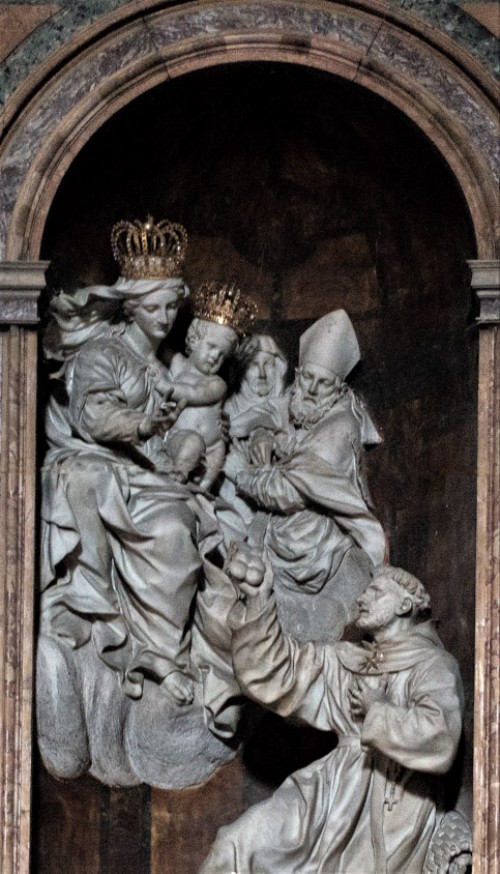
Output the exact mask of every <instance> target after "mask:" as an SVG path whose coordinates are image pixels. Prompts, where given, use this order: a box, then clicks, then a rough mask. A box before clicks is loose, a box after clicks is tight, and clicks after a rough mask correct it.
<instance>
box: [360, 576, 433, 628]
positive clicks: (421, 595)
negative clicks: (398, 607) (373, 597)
mask: <svg viewBox="0 0 500 874" xmlns="http://www.w3.org/2000/svg"><path fill="white" fill-rule="evenodd" d="M372 576H373V579H376V578H377V577H381V576H388V577H390V578H391V580H393V581H394V582H395V583H397V584H398V586H401V588H402V589H406V591H407V592H408V594H409V595H411V597H412V601H413V612H412V615H413V616H414V617H415V618H416V619H425V618H427V617H428V616H430V612H431V599H430V595H429V593H428V591H427V589H426V588H425V586H424V584H423V583H422V582H420V580H419V579H418V578H417V577H414V576H413V574H410V573H409V571H405V570H403V568H400V567H393V566H392V565H390V564H380V565H378V567H376V568H375V570H374V571H373V574H372Z"/></svg>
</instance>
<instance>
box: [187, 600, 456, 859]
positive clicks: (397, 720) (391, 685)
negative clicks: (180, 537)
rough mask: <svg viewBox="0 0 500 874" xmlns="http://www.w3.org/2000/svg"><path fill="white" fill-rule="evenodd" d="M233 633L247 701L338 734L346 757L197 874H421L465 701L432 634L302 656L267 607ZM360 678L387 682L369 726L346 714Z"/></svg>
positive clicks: (310, 778) (242, 617)
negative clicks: (383, 676)
mask: <svg viewBox="0 0 500 874" xmlns="http://www.w3.org/2000/svg"><path fill="white" fill-rule="evenodd" d="M261 598H262V599H263V601H262V603H260V604H258V603H257V602H259V601H260V599H261ZM238 611H239V612H238ZM231 622H232V624H233V627H234V634H233V663H234V667H235V671H236V676H237V678H238V680H239V682H240V684H241V686H242V688H243V690H244V692H245V693H246V694H247V695H248V696H249V697H250V698H253V699H254V700H256V701H258V702H260V703H261V704H263V705H264V706H265V707H268V708H269V709H271V710H273V711H275V712H276V713H278V714H280V715H281V716H292V715H294V716H296V717H299V718H301V719H302V720H304V721H305V722H306V723H308V724H310V725H312V726H315V727H316V728H319V729H323V730H325V731H328V730H330V731H335V732H336V733H337V735H338V746H337V747H336V749H335V750H334V751H333V752H331V753H329V754H328V755H326V756H325V757H324V758H322V759H320V760H319V761H317V762H314V763H313V764H311V765H309V766H308V767H306V768H303V769H302V770H300V771H297V772H296V773H294V774H292V775H291V776H290V777H289V778H288V779H287V780H285V782H284V783H283V784H282V786H281V787H280V788H279V789H278V790H277V791H276V792H275V793H274V795H273V796H272V797H271V798H270V799H268V800H267V801H264V802H262V803H261V804H259V805H256V806H255V807H253V808H251V809H250V810H249V811H247V813H245V814H244V815H243V816H242V817H241V818H240V819H239V820H237V822H236V823H234V824H233V825H230V826H227V827H225V828H222V829H221V830H220V831H219V833H218V836H217V839H216V842H215V844H214V846H213V848H212V851H211V853H210V855H209V857H208V858H207V860H206V862H205V864H204V865H203V866H202V869H201V872H200V874H202V872H203V874H228V872H235V874H295V872H297V874H298V872H300V874H421V871H422V866H423V862H424V858H425V854H426V851H427V848H428V845H429V842H430V839H431V836H432V833H433V830H434V828H435V824H436V820H437V818H438V817H439V815H440V811H441V809H442V808H441V794H442V792H441V790H442V785H441V784H442V778H441V775H442V774H444V773H446V772H447V771H448V769H449V768H450V766H451V764H452V762H453V760H454V757H455V754H456V750H457V746H458V743H459V739H460V734H461V710H462V701H463V693H462V686H461V681H460V676H459V672H458V667H457V665H456V662H455V660H454V659H453V657H452V656H451V655H450V654H449V653H447V652H446V651H445V650H444V649H443V646H442V644H441V642H440V640H439V638H438V636H437V633H436V631H435V629H434V626H433V625H432V623H430V622H424V623H422V624H419V625H415V626H413V627H412V628H411V629H410V630H409V631H408V632H406V633H405V634H402V635H400V636H398V637H396V638H393V639H392V640H391V641H390V642H387V643H384V644H382V645H380V646H378V647H376V646H374V645H358V644H351V643H336V644H313V643H307V644H298V643H297V642H296V641H294V640H292V639H291V638H289V637H287V636H285V635H283V634H282V632H281V629H280V627H279V624H278V621H277V615H276V608H275V603H274V599H273V598H272V597H271V598H269V599H264V596H263V595H259V596H258V597H257V598H255V599H251V600H250V601H249V606H248V607H245V606H244V605H243V604H239V605H237V606H236V607H235V608H234V609H233V613H232V616H231ZM360 674H362V675H370V676H371V677H373V678H376V677H377V676H378V677H379V678H380V676H381V674H386V675H387V676H388V687H387V702H384V703H380V702H376V703H373V704H372V705H371V706H370V708H369V710H368V713H367V714H366V717H365V718H364V720H362V719H356V718H354V717H353V716H352V715H351V712H350V707H349V703H348V689H349V687H350V685H351V684H352V683H353V681H354V680H355V678H356V677H357V676H359V675H360ZM369 682H376V680H371V681H369Z"/></svg>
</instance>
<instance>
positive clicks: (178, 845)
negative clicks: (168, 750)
mask: <svg viewBox="0 0 500 874" xmlns="http://www.w3.org/2000/svg"><path fill="white" fill-rule="evenodd" d="M243 787H244V769H243V766H242V763H241V761H240V759H235V760H234V761H233V762H230V763H229V764H227V765H224V766H223V767H222V768H220V769H219V771H218V772H217V773H216V774H214V775H213V777H212V778H211V779H210V780H209V781H208V783H206V784H205V785H204V786H199V787H196V788H193V789H184V790H182V791H177V792H162V791H160V790H159V789H153V791H152V793H151V874H196V872H197V870H198V868H199V867H200V865H201V863H202V861H203V859H204V858H205V856H206V855H207V853H208V850H209V848H210V845H211V843H212V841H213V840H214V838H215V835H216V833H217V830H218V829H219V828H220V826H222V825H225V824H226V823H228V822H232V821H233V820H234V819H236V818H237V817H238V816H239V815H240V814H241V813H243V810H244V803H243ZM228 874H229V872H228Z"/></svg>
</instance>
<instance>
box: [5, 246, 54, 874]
mask: <svg viewBox="0 0 500 874" xmlns="http://www.w3.org/2000/svg"><path fill="white" fill-rule="evenodd" d="M46 267H47V263H44V262H36V263H30V264H26V263H15V264H3V265H0V373H1V378H0V392H1V406H0V440H1V444H0V460H1V468H0V518H1V525H0V555H1V556H2V560H1V561H0V652H1V653H2V660H1V661H0V743H1V750H0V792H1V796H0V810H1V814H0V827H1V832H0V870H1V871H2V872H5V874H14V872H16V874H18V872H19V874H20V872H27V871H28V870H29V846H30V796H31V743H32V741H31V735H32V690H33V600H34V597H33V592H34V569H35V524H34V519H35V489H36V480H35V475H36V457H35V436H36V435H35V429H36V372H37V330H36V327H37V323H38V315H37V300H38V296H39V294H40V291H41V289H42V288H43V286H44V284H45V282H44V273H45V269H46Z"/></svg>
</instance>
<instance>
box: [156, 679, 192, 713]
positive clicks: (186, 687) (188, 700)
mask: <svg viewBox="0 0 500 874" xmlns="http://www.w3.org/2000/svg"><path fill="white" fill-rule="evenodd" d="M161 687H162V689H163V690H164V691H165V692H166V694H167V695H168V696H169V697H170V698H172V700H173V701H174V702H175V703H176V704H180V705H181V706H183V705H184V706H185V705H187V704H192V703H193V699H194V683H193V681H192V680H191V679H190V677H187V676H186V674H183V673H181V671H172V673H171V674H168V676H166V677H165V679H164V680H163V683H162V684H161Z"/></svg>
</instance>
